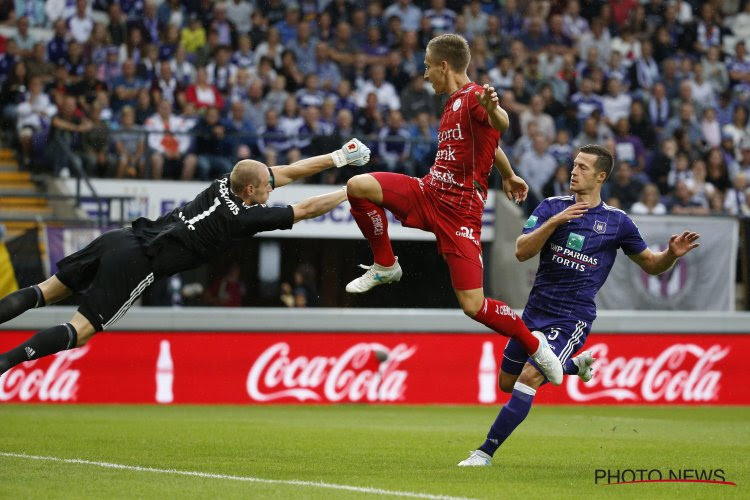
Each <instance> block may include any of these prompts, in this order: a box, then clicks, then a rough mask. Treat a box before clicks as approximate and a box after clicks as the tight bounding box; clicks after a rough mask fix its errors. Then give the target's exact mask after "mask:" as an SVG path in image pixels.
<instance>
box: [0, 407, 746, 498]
mask: <svg viewBox="0 0 750 500" xmlns="http://www.w3.org/2000/svg"><path fill="white" fill-rule="evenodd" d="M496 411H497V408H495V407H447V406H445V407H444V406H422V407H398V406H359V405H349V406H174V407H158V406H83V405H8V404H3V405H0V452H12V453H23V454H30V455H43V456H53V457H60V458H79V459H85V460H91V461H103V462H112V463H118V464H126V465H138V466H144V467H154V468H162V469H179V470H189V471H200V472H208V473H217V474H229V475H237V476H252V477H257V478H266V479H282V480H292V479H297V480H306V481H322V482H326V483H336V484H344V485H352V486H358V487H375V488H381V489H387V490H397V491H407V492H413V493H429V494H434V495H452V496H464V497H472V498H524V499H529V498H574V497H578V498H580V497H589V498H609V497H615V498H620V497H627V498H675V497H678V496H679V497H681V498H750V407H746V408H731V407H712V408H709V407H706V408H691V407H649V408H646V407H584V406H578V407H551V406H546V407H545V406H540V407H537V408H534V409H533V410H532V412H531V415H530V416H529V418H528V419H527V420H526V422H525V423H524V424H523V425H522V426H521V427H519V429H518V430H517V431H516V433H515V434H514V435H513V436H511V438H510V439H509V440H508V441H507V442H506V443H505V445H504V446H503V447H502V448H501V450H500V452H499V453H498V455H496V456H495V460H494V463H493V465H492V467H490V468H477V469H464V468H458V467H456V463H457V462H458V461H460V460H462V459H464V458H465V457H466V456H467V452H468V451H469V450H471V449H474V448H476V446H478V445H479V444H480V443H481V442H482V441H483V438H484V435H485V433H486V431H487V428H488V427H489V425H490V424H491V423H492V421H493V419H494V417H495V414H496ZM596 468H609V469H617V468H636V469H637V468H648V469H652V468H658V469H660V470H664V471H666V470H668V469H669V468H697V469H700V468H706V469H716V468H722V469H724V471H725V475H726V479H727V480H728V481H733V482H736V483H737V484H738V486H737V487H732V486H714V485H705V484H645V485H620V486H601V485H598V486H597V485H595V484H594V469H596ZM177 497H179V498H207V497H221V498H316V499H317V498H326V499H327V498H377V496H375V495H372V494H363V493H356V492H351V491H334V490H330V489H320V488H315V487H310V486H296V485H288V484H259V483H251V482H239V481H230V480H226V479H209V478H198V477H184V476H177V475H170V474H158V473H154V472H143V471H131V470H112V469H106V468H100V467H94V466H90V465H83V464H69V463H60V462H46V461H34V460H28V459H22V458H12V457H4V456H0V498H177Z"/></svg>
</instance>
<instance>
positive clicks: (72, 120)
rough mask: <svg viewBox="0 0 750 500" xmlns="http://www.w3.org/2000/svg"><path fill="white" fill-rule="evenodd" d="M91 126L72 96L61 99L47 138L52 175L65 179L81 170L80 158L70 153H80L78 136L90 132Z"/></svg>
mask: <svg viewBox="0 0 750 500" xmlns="http://www.w3.org/2000/svg"><path fill="white" fill-rule="evenodd" d="M91 127H92V124H91V122H90V121H89V120H88V119H86V118H85V117H84V116H83V114H82V113H81V112H80V111H79V110H78V108H77V106H76V99H75V97H73V96H66V97H64V98H63V99H62V106H61V107H60V108H59V109H58V111H57V114H56V115H55V116H54V117H52V123H51V126H50V132H49V136H48V138H47V158H49V160H50V161H51V165H52V174H53V175H55V176H58V175H60V176H62V177H66V176H68V175H70V172H71V171H73V172H74V173H77V172H79V171H80V169H82V165H81V160H80V158H79V157H78V156H77V155H75V154H72V153H77V152H79V151H80V139H81V138H80V134H81V133H83V132H88V131H89V130H91Z"/></svg>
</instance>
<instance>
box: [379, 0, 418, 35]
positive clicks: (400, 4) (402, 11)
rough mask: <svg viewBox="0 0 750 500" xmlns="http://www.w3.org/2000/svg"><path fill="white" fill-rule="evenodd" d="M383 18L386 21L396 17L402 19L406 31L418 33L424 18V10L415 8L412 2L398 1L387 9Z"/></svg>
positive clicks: (407, 0)
mask: <svg viewBox="0 0 750 500" xmlns="http://www.w3.org/2000/svg"><path fill="white" fill-rule="evenodd" d="M383 16H384V17H385V19H389V18H391V17H393V16H396V17H398V18H399V19H401V26H402V27H403V29H404V31H417V30H418V29H419V22H420V20H421V18H422V10H421V9H420V8H419V7H416V6H414V5H413V3H412V0H396V1H395V2H393V3H392V4H391V5H390V6H389V7H388V8H387V9H385V12H383Z"/></svg>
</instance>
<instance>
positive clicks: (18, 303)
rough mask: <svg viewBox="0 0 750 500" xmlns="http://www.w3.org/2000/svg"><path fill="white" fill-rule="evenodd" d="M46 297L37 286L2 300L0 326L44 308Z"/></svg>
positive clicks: (0, 302)
mask: <svg viewBox="0 0 750 500" xmlns="http://www.w3.org/2000/svg"><path fill="white" fill-rule="evenodd" d="M44 305H45V303H44V295H43V294H42V291H41V290H40V289H39V287H38V286H37V285H32V286H29V287H26V288H21V289H20V290H16V291H15V292H13V293H11V294H8V295H6V296H5V297H3V298H2V300H0V324H2V323H5V322H6V321H10V320H11V319H13V318H15V317H16V316H18V315H19V314H21V313H23V312H25V311H28V310H29V309H32V308H34V307H44Z"/></svg>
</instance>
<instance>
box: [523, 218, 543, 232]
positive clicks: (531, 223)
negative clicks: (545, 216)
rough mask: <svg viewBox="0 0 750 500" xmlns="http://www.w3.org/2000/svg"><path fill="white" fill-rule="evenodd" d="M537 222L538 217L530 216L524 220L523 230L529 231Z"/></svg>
mask: <svg viewBox="0 0 750 500" xmlns="http://www.w3.org/2000/svg"><path fill="white" fill-rule="evenodd" d="M538 220H539V217H537V216H536V215H530V216H529V218H528V219H526V224H524V225H523V228H524V229H531V228H532V227H534V226H536V221H538Z"/></svg>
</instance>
